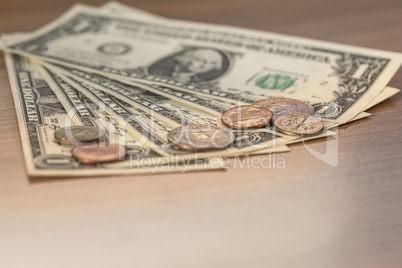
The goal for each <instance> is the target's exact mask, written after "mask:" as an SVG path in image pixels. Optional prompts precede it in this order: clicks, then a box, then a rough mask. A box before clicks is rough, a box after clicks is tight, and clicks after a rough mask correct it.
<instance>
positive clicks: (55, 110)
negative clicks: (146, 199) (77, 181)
mask: <svg viewBox="0 0 402 268" xmlns="http://www.w3.org/2000/svg"><path fill="white" fill-rule="evenodd" d="M5 58H6V64H7V70H8V73H9V77H10V83H11V89H12V93H13V97H14V103H15V107H16V112H17V117H18V124H19V128H20V134H21V141H22V145H23V151H24V157H25V163H26V166H27V171H28V174H29V175H31V176H52V177H60V176H93V175H105V174H127V173H132V174H138V173H152V172H184V171H191V170H205V169H216V168H222V167H223V166H222V165H220V164H219V159H218V158H216V159H214V161H215V162H214V163H213V164H212V165H210V162H209V161H208V160H207V159H205V160H204V159H197V161H195V159H193V160H190V159H189V160H186V161H181V159H176V160H177V161H174V162H171V161H168V160H167V159H166V158H163V157H160V155H158V154H157V153H155V152H152V151H151V150H144V149H143V148H141V147H139V146H138V144H137V150H136V154H132V155H131V160H133V159H134V160H135V161H131V162H130V161H129V160H130V159H127V160H126V161H120V162H119V163H117V164H104V165H96V166H93V165H91V166H88V165H83V164H80V163H79V162H77V161H75V160H74V159H73V158H72V157H71V152H70V151H71V148H72V147H71V146H66V145H61V144H60V143H58V142H56V141H54V139H53V136H54V132H55V131H56V130H57V129H59V128H60V127H63V126H64V125H65V122H66V121H67V122H71V121H72V122H73V123H75V124H77V125H88V126H98V125H99V123H100V122H102V121H103V122H106V121H104V120H99V118H98V115H97V109H95V108H94V107H91V104H89V103H88V102H86V101H85V100H84V101H82V102H80V105H79V107H80V108H82V109H83V110H81V112H82V113H81V114H80V113H79V111H78V110H76V111H75V112H74V111H73V112H70V115H71V113H72V114H74V115H81V116H78V117H77V116H72V118H70V115H69V112H68V111H69V110H67V109H65V107H63V105H62V103H61V102H60V101H59V99H58V98H57V96H56V95H55V94H54V92H53V90H51V89H50V88H49V86H48V85H47V83H46V82H45V81H44V80H43V79H42V78H41V77H40V76H39V75H38V74H37V72H36V71H35V69H33V68H32V65H31V64H30V62H29V60H28V59H26V58H23V57H20V56H18V55H10V54H8V53H5ZM70 97H72V99H75V100H77V99H76V98H75V97H73V96H70ZM86 104H88V105H86ZM75 105H76V106H75V107H77V106H78V105H77V102H75ZM71 107H73V106H71ZM84 109H85V110H84ZM91 114H92V115H91ZM106 125H107V124H106ZM106 129H109V128H106ZM108 135H110V132H109V133H108ZM134 144H135V142H133V144H132V145H133V146H131V150H132V152H134V149H135V147H134ZM146 159H148V161H145V160H146ZM139 162H141V163H144V164H145V165H143V166H142V167H141V168H138V167H136V166H135V163H139ZM133 163H134V165H133ZM160 164H163V167H161V166H158V165H160Z"/></svg>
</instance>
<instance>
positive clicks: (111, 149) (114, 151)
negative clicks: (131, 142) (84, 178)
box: [71, 142, 126, 164]
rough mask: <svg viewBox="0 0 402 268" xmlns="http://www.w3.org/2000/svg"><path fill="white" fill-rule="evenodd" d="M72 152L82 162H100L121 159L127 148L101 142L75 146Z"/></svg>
mask: <svg viewBox="0 0 402 268" xmlns="http://www.w3.org/2000/svg"><path fill="white" fill-rule="evenodd" d="M71 153H72V154H73V157H74V158H75V159H76V160H77V161H79V162H81V163H85V164H98V163H107V162H115V161H119V160H120V159H122V158H123V157H124V156H125V154H126V149H125V148H124V147H123V146H120V145H118V144H111V143H105V142H101V143H99V144H95V145H94V144H92V145H84V146H79V147H74V148H73V149H72V151H71Z"/></svg>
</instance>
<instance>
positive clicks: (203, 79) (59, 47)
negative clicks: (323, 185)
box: [6, 6, 402, 122]
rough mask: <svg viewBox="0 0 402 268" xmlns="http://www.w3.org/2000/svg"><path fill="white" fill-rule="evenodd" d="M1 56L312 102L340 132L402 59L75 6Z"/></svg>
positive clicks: (214, 92) (233, 95)
mask: <svg viewBox="0 0 402 268" xmlns="http://www.w3.org/2000/svg"><path fill="white" fill-rule="evenodd" d="M6 49H7V50H10V51H13V52H14V53H19V54H24V55H30V56H34V57H38V58H41V59H43V60H46V61H49V62H55V63H59V64H63V65H68V66H74V67H77V68H80V69H84V70H88V71H92V72H97V73H102V74H106V75H110V76H118V77H120V78H122V79H130V80H135V81H141V82H146V83H151V84H158V85H162V86H166V87H171V88H176V89H180V90H183V91H187V92H193V93H194V92H196V93H197V94H200V95H203V96H210V97H211V98H214V99H221V100H231V101H232V102H237V101H242V102H253V101H255V100H257V99H259V98H261V96H272V95H275V96H279V95H280V96H284V97H292V98H295V99H302V100H304V101H309V102H310V103H311V104H312V105H313V106H314V107H315V110H316V112H318V113H320V114H321V117H325V118H327V119H331V120H334V121H337V122H347V121H348V120H350V119H351V118H353V117H354V116H356V115H357V114H358V113H359V112H361V111H362V110H363V108H364V107H365V106H367V104H368V103H369V102H370V101H371V100H372V99H374V97H375V96H376V95H377V94H378V93H379V92H380V91H381V90H382V89H383V88H384V87H385V86H386V84H387V83H388V81H389V80H390V79H391V77H392V76H393V74H394V73H395V72H396V71H397V69H398V68H399V66H400V64H401V59H402V57H401V54H399V53H391V52H385V51H378V50H372V49H366V48H358V47H352V46H346V45H340V44H333V43H327V42H321V41H315V40H309V39H305V38H297V37H289V36H284V35H279V34H273V33H264V32H259V31H253V30H244V29H238V28H234V27H226V26H214V25H206V24H201V23H192V22H183V21H175V20H166V19H158V18H155V17H151V16H150V17H149V18H147V17H146V16H141V17H140V16H139V17H138V18H135V17H134V18H131V17H130V16H124V15H119V16H116V15H112V14H109V13H102V12H100V11H99V10H97V9H93V8H89V7H85V6H75V7H74V8H73V9H71V10H70V11H69V12H67V13H66V14H65V15H63V16H62V17H61V18H59V19H58V20H56V21H55V22H53V23H51V24H50V25H48V26H46V27H43V28H42V29H40V30H38V31H37V32H35V33H33V34H30V35H29V36H28V37H27V38H24V40H23V41H21V40H18V41H17V40H16V41H14V40H12V37H10V39H9V40H8V45H7V47H6Z"/></svg>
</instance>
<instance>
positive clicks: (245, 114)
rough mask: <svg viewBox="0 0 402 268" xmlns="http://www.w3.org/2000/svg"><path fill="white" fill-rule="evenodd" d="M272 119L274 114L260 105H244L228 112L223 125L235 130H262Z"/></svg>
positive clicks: (223, 118)
mask: <svg viewBox="0 0 402 268" xmlns="http://www.w3.org/2000/svg"><path fill="white" fill-rule="evenodd" d="M271 118H272V112H271V111H270V110H269V109H268V108H265V107H262V106H259V105H243V106H238V107H234V108H232V109H229V110H227V111H226V112H225V113H224V114H223V115H222V123H223V124H224V125H225V126H227V127H230V128H234V129H249V128H262V127H264V126H265V125H266V124H268V123H269V121H270V120H271Z"/></svg>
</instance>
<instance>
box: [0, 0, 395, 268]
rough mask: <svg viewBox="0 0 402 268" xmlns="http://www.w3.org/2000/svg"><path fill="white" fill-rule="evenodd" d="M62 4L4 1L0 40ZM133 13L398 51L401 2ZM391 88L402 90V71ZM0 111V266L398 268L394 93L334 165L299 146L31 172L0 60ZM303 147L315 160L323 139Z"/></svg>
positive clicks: (214, 2) (162, 5)
mask: <svg viewBox="0 0 402 268" xmlns="http://www.w3.org/2000/svg"><path fill="white" fill-rule="evenodd" d="M87 3H88V4H96V5H98V4H102V2H100V1H95V0H93V1H87ZM72 4H73V0H67V1H66V0H63V1H50V0H36V1H27V0H13V1H1V2H0V33H6V32H15V31H31V30H34V29H36V28H38V27H40V26H42V25H44V24H45V23H47V22H49V21H50V20H53V19H55V18H56V17H57V16H59V15H60V14H61V13H62V12H63V11H64V10H66V9H67V8H68V7H70V6H71V5H72ZM129 4H130V5H132V6H135V7H137V8H140V9H144V10H147V11H151V12H154V13H156V14H159V15H164V16H167V17H171V18H179V19H185V20H194V21H201V22H208V23H219V24H228V25H234V26H241V27H248V28H253V29H260V30H266V31H272V32H278V33H283V34H291V35H297V36H303V37H309V38H315V39H320V40H327V41H334V42H339V43H345V44H351V45H357V46H365V47H370V48H376V49H384V50H391V51H397V52H402V19H401V18H402V1H400V0H395V1H392V0H382V1H377V0H358V1H346V0H337V1H323V0H303V1H297V0H291V1H277V0H271V1H264V0H231V1H225V0H202V1H188V0H171V1H166V0H152V1H151V0H137V1H133V2H131V3H129ZM389 85H390V86H393V87H397V88H402V71H401V70H400V71H399V72H398V73H397V74H396V75H395V77H394V78H393V79H392V81H391V82H390V83H389ZM0 109H1V113H0V117H1V120H0V148H1V149H0V267H1V268H3V267H4V268H14V267H18V268H25V267H30V268H32V267H35V268H36V267H41V268H48V267H49V268H54V267H63V268H64V267H74V268H81V267H86V268H88V267H91V268H92V267H96V268H110V267H113V268H126V267H127V268H133V267H138V268H148V267H157V268H164V267H173V268H181V267H186V268H188V267H191V268H198V267H208V268H211V267H217V268H224V267H225V268H226V267H231V268H233V267H236V268H237V267H247V268H254V267H255V268H260V267H261V268H265V267H281V268H282V267H285V268H288V267H289V268H290V267H309V268H314V267H319V268H323V267H325V268H332V267H334V268H335V267H336V268H340V267H342V268H343V267H353V268H358V267H364V268H368V267H381V268H391V267H395V268H396V267H402V254H401V253H402V165H401V160H402V157H401V156H402V134H401V131H402V122H401V117H400V116H401V113H402V94H398V95H396V96H394V97H392V98H391V99H389V100H387V101H385V102H384V103H381V104H380V105H378V106H376V107H374V108H372V109H370V110H369V111H368V112H370V113H372V114H373V115H372V116H370V117H369V118H367V119H363V120H359V121H357V122H354V123H350V124H347V125H345V126H342V127H340V128H339V131H338V134H339V138H338V142H339V145H338V149H339V150H338V157H339V163H338V166H336V167H331V166H329V165H327V164H325V163H324V162H322V161H320V160H318V159H316V158H315V157H313V156H312V155H311V154H310V153H309V152H308V151H307V150H306V149H305V147H304V146H303V144H297V145H293V146H290V148H291V150H292V152H290V153H283V154H277V155H276V156H275V157H276V158H277V159H278V158H279V157H283V158H284V159H285V161H286V168H285V169H279V168H271V169H263V168H259V169H258V168H256V169H251V168H246V167H243V168H239V167H237V168H234V167H232V168H229V169H228V170H226V171H207V172H194V173H185V174H160V175H142V176H110V177H91V178H73V179H71V178H64V179H38V178H30V177H28V176H27V173H26V171H25V166H24V160H23V154H22V150H21V144H20V138H19V131H18V128H17V118H16V114H15V111H14V105H13V101H12V96H11V91H10V86H9V82H8V78H7V73H6V68H5V64H4V60H3V59H1V60H0ZM306 144H307V145H308V146H310V147H311V148H313V149H314V150H317V151H321V152H323V151H324V150H325V147H326V144H327V143H326V140H325V139H324V140H316V141H312V142H307V143H306ZM258 157H259V158H261V159H262V158H264V157H268V156H266V155H265V156H258ZM232 165H234V162H232Z"/></svg>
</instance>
